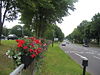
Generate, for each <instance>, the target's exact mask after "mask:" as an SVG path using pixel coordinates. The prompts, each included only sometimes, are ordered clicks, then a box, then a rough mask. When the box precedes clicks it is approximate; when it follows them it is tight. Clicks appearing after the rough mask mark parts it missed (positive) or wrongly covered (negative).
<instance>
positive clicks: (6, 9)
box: [0, 0, 17, 44]
mask: <svg viewBox="0 0 100 75" xmlns="http://www.w3.org/2000/svg"><path fill="white" fill-rule="evenodd" d="M16 5H17V2H16V0H0V37H1V34H2V30H3V24H4V21H5V20H8V21H11V20H14V19H16V18H17V16H16V14H17V7H16ZM0 44H1V39H0Z"/></svg>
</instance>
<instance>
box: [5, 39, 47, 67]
mask: <svg viewBox="0 0 100 75" xmlns="http://www.w3.org/2000/svg"><path fill="white" fill-rule="evenodd" d="M16 42H17V46H16V48H15V49H11V50H8V51H7V53H6V55H8V57H9V58H12V59H13V60H14V62H15V63H16V65H17V66H18V65H20V64H22V63H24V64H25V67H24V68H27V67H28V66H29V65H30V64H31V62H32V61H34V59H37V58H38V59H39V58H41V55H42V53H43V52H44V51H45V50H46V49H47V44H46V43H45V40H43V39H36V38H35V37H30V38H24V39H18V40H16Z"/></svg>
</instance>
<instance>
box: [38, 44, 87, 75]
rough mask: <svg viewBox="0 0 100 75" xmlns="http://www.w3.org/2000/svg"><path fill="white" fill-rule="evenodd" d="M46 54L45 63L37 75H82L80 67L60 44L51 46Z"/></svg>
mask: <svg viewBox="0 0 100 75" xmlns="http://www.w3.org/2000/svg"><path fill="white" fill-rule="evenodd" d="M45 53H46V54H45V56H46V57H44V59H43V61H44V63H43V64H42V65H41V68H40V70H39V71H37V72H36V75H82V68H81V67H80V65H78V64H77V63H76V62H75V61H73V60H72V59H71V58H70V57H69V56H68V55H67V54H65V53H64V52H63V50H61V49H60V48H59V46H58V44H54V47H52V46H51V45H50V46H49V48H48V50H47V51H46V52H45ZM87 75H89V74H87Z"/></svg>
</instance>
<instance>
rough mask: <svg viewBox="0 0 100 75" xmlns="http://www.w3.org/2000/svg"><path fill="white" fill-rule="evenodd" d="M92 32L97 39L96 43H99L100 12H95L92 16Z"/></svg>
mask: <svg viewBox="0 0 100 75" xmlns="http://www.w3.org/2000/svg"><path fill="white" fill-rule="evenodd" d="M91 29H92V30H91V31H92V32H93V33H92V34H93V35H94V36H95V38H96V39H97V43H98V44H99V43H100V13H97V14H95V15H94V16H93V18H92V28H91Z"/></svg>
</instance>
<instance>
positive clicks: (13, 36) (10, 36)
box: [7, 34, 18, 40]
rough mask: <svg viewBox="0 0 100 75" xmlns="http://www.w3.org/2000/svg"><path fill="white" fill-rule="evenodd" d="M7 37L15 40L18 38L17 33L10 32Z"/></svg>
mask: <svg viewBox="0 0 100 75" xmlns="http://www.w3.org/2000/svg"><path fill="white" fill-rule="evenodd" d="M7 39H8V40H15V39H18V37H17V36H16V35H15V34H10V35H8V37H7Z"/></svg>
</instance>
